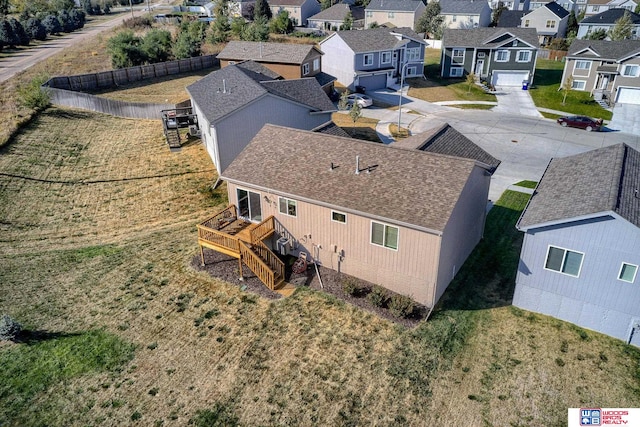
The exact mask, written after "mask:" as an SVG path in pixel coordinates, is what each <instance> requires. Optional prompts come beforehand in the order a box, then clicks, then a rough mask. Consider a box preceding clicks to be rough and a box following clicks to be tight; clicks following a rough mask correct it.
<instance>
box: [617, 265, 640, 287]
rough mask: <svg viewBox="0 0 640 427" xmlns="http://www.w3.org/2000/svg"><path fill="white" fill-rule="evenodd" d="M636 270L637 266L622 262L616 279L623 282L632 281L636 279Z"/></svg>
mask: <svg viewBox="0 0 640 427" xmlns="http://www.w3.org/2000/svg"><path fill="white" fill-rule="evenodd" d="M637 272H638V266H637V265H633V264H628V263H626V262H623V263H622V265H621V266H620V273H618V280H622V281H623V282H629V283H633V281H634V280H636V273H637Z"/></svg>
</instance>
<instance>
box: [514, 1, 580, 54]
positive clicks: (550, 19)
mask: <svg viewBox="0 0 640 427" xmlns="http://www.w3.org/2000/svg"><path fill="white" fill-rule="evenodd" d="M568 21H569V12H568V11H567V10H566V9H565V8H563V7H562V6H560V5H559V4H558V3H556V2H555V1H552V2H548V3H546V4H545V5H544V6H542V7H539V8H537V9H534V10H532V11H531V12H529V13H527V14H526V15H524V16H523V17H522V19H521V24H520V27H522V28H535V29H536V31H537V32H538V40H539V42H540V45H542V46H544V45H547V44H549V43H551V40H553V39H555V38H564V37H565V36H566V34H567V22H568Z"/></svg>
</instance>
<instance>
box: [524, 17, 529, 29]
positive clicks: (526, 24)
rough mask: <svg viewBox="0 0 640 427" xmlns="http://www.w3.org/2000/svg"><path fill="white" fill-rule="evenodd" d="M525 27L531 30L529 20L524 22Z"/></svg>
mask: <svg viewBox="0 0 640 427" xmlns="http://www.w3.org/2000/svg"><path fill="white" fill-rule="evenodd" d="M524 27H525V28H529V20H528V19H525V20H524Z"/></svg>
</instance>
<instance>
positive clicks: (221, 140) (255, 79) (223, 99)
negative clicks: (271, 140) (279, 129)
mask: <svg viewBox="0 0 640 427" xmlns="http://www.w3.org/2000/svg"><path fill="white" fill-rule="evenodd" d="M259 67H261V66H260V64H255V63H253V64H251V63H241V64H237V65H229V66H227V67H225V68H223V69H220V70H218V71H214V72H213V73H210V74H208V75H207V76H205V77H203V78H202V79H200V80H198V81H197V82H195V83H193V84H191V85H189V86H187V92H188V93H189V97H190V98H191V105H192V107H193V111H194V113H195V114H196V115H197V118H198V124H199V126H200V130H201V132H202V140H203V142H204V145H205V147H206V148H207V151H208V152H209V155H210V156H211V159H212V160H213V163H214V165H215V166H216V168H217V169H218V172H223V171H224V170H225V168H226V167H227V166H229V164H230V163H231V162H232V161H233V159H234V158H235V157H236V156H237V155H238V154H239V153H240V152H241V151H242V150H243V149H244V147H245V146H246V145H247V144H248V143H249V141H250V140H251V138H253V137H254V136H255V134H256V133H257V132H258V131H259V130H260V128H261V127H262V126H263V125H264V124H266V123H272V124H278V125H282V126H289V127H294V128H299V129H306V130H311V129H315V128H317V127H320V126H322V125H326V124H328V123H329V122H331V113H332V112H334V111H335V107H334V105H333V103H332V102H331V101H330V100H329V98H328V97H327V95H326V94H325V93H324V91H323V90H322V88H321V87H320V85H319V84H318V82H317V81H316V80H315V79H314V78H304V79H296V80H273V79H272V78H271V77H269V75H268V74H269V71H268V70H266V69H265V71H264V72H263V73H259V72H257V70H258V69H259Z"/></svg>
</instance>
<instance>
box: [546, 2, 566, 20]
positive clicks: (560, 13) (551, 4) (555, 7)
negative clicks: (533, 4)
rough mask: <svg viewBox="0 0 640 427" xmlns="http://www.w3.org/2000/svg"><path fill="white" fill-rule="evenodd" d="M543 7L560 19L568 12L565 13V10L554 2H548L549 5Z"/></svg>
mask: <svg viewBox="0 0 640 427" xmlns="http://www.w3.org/2000/svg"><path fill="white" fill-rule="evenodd" d="M543 7H546V8H547V9H549V10H550V11H551V12H553V14H554V15H556V16H557V17H558V18H560V19H562V18H564V17H565V16H567V15H569V12H568V11H567V9H565V8H564V7H562V6H560V5H559V4H558V3H556V2H555V1H550V2H549V3H547V4H545V5H544V6H543Z"/></svg>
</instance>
